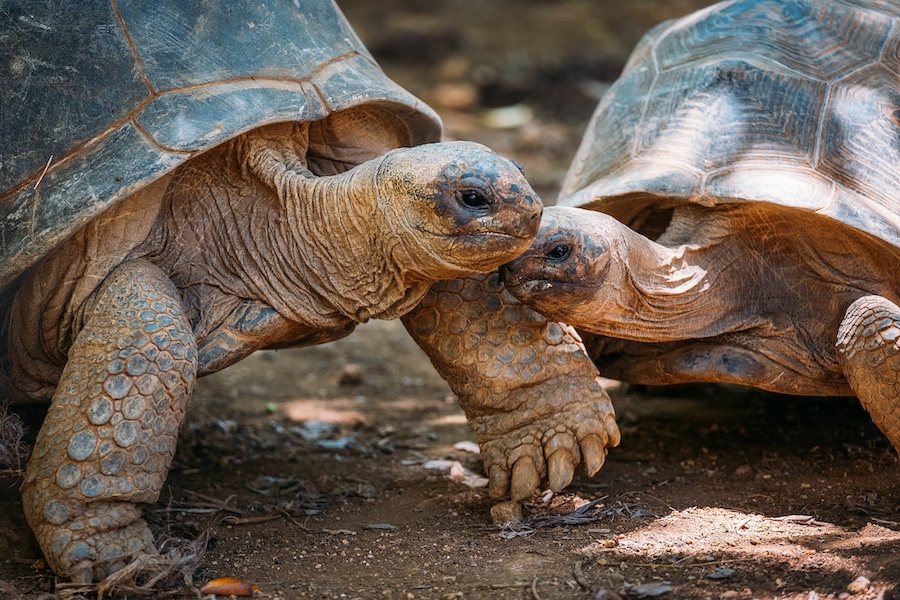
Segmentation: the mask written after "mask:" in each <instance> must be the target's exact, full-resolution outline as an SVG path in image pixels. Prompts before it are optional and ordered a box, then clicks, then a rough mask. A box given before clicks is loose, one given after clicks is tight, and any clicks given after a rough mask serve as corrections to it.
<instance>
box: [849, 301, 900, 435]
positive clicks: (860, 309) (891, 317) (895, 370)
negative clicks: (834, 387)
mask: <svg viewBox="0 0 900 600" xmlns="http://www.w3.org/2000/svg"><path fill="white" fill-rule="evenodd" d="M837 351H838V360H839V361H840V363H841V367H842V368H843V370H844V375H845V376H846V377H847V381H848V382H849V383H850V387H851V388H853V391H854V392H855V393H856V395H857V397H859V400H860V402H861V403H862V405H863V408H865V409H866V411H868V413H869V415H870V416H871V417H872V420H873V421H875V424H876V425H878V428H879V429H881V432H882V433H884V435H886V436H887V438H888V440H890V442H891V444H893V446H894V448H895V449H896V450H898V451H900V381H898V375H900V307H898V306H897V305H896V304H894V303H893V302H891V301H890V300H888V299H887V298H883V297H881V296H863V297H862V298H859V299H858V300H856V301H855V302H854V303H853V304H851V305H850V307H849V308H848V309H847V312H846V313H845V314H844V319H843V321H841V326H840V329H839V330H838V336H837Z"/></svg>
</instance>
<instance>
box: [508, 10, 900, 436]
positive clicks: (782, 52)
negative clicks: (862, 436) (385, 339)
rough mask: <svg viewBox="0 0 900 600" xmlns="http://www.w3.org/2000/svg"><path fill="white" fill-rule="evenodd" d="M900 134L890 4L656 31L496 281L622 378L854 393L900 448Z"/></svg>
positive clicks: (708, 18)
mask: <svg viewBox="0 0 900 600" xmlns="http://www.w3.org/2000/svg"><path fill="white" fill-rule="evenodd" d="M898 135H900V6H898V5H897V4H896V3H891V2H874V1H873V2H869V1H867V0H860V1H855V2H850V1H844V0H840V1H834V0H828V1H822V0H796V1H792V2H781V1H778V0H738V1H731V2H723V3H720V4H717V5H714V6H712V7H710V8H708V9H705V10H703V11H700V12H698V13H696V14H693V15H691V16H688V17H685V18H684V19H681V20H677V21H674V22H668V23H665V24H662V25H660V26H658V27H657V28H655V29H653V30H651V32H650V33H648V34H647V36H645V38H644V39H643V40H642V42H641V43H640V44H639V45H638V46H637V48H636V49H635V51H634V53H633V54H632V56H631V58H630V59H629V61H628V63H627V66H626V68H625V70H624V72H623V74H622V76H621V77H620V79H619V80H618V81H617V82H616V83H615V84H614V85H613V87H612V88H611V89H610V90H609V92H608V94H607V95H606V96H605V97H604V98H603V99H602V100H601V102H600V104H599V106H598V107H597V109H596V111H595V113H594V116H593V118H592V121H591V124H590V126H589V129H588V132H587V135H586V136H585V138H584V140H583V142H582V145H581V147H580V149H579V151H578V154H577V156H576V158H575V160H574V162H573V165H572V166H571V168H570V170H569V173H568V176H567V179H566V182H565V184H564V186H563V191H562V197H563V201H562V203H561V204H562V205H563V206H561V207H558V208H556V207H554V208H551V209H548V210H547V211H546V212H545V216H544V221H543V224H542V227H541V230H540V232H539V234H538V237H537V239H536V241H535V243H534V245H533V246H532V247H531V248H530V249H529V250H528V251H526V252H525V253H524V254H523V255H522V256H521V257H519V258H517V259H516V260H515V261H513V262H512V263H511V264H509V265H508V266H506V267H503V281H504V282H505V284H506V286H507V289H508V290H509V291H511V292H512V294H513V295H515V296H516V297H517V298H519V299H520V300H522V301H523V302H526V303H528V304H529V305H530V306H532V307H534V308H535V309H536V310H538V311H540V312H541V313H543V314H544V315H547V316H549V317H551V318H556V319H560V320H563V321H565V322H567V323H570V324H571V325H573V326H575V327H576V328H577V329H578V330H579V331H581V332H583V334H584V341H585V344H586V346H587V347H588V350H589V353H590V355H591V357H592V358H593V359H594V361H595V362H596V364H597V365H598V366H599V367H600V369H601V371H602V372H604V374H606V375H608V376H610V377H614V378H619V379H623V380H626V381H632V382H638V383H645V384H672V383H681V382H698V381H702V382H728V383H736V384H743V385H748V386H754V387H757V388H762V389H765V390H771V391H775V392H782V393H788V394H803V395H820V396H833V395H853V394H855V395H856V396H858V397H859V399H860V400H861V402H862V404H863V406H864V407H865V408H866V410H868V412H869V413H870V415H871V416H872V418H873V420H874V421H875V423H876V424H877V425H878V426H879V427H880V428H881V430H882V431H883V432H884V433H885V434H886V435H887V437H888V438H889V439H890V441H891V443H892V444H893V445H894V446H895V447H897V448H900V410H898V409H900V387H898V385H900V384H898V377H897V374H898V370H900V339H898V338H900V308H898V306H897V304H898V302H900V275H898V273H900V175H898V170H897V167H896V166H897V164H898V163H900V145H898V144H897V139H898Z"/></svg>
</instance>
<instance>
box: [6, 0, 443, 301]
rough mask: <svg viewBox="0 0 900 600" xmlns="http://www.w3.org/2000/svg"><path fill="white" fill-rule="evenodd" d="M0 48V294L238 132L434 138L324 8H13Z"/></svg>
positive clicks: (414, 106) (282, 2) (334, 12)
mask: <svg viewBox="0 0 900 600" xmlns="http://www.w3.org/2000/svg"><path fill="white" fill-rule="evenodd" d="M0 40H2V41H3V43H2V46H0V69H3V70H4V72H3V76H2V85H0V148H2V154H0V292H2V291H4V290H5V292H9V290H10V288H11V287H14V282H15V280H16V279H17V277H19V276H20V275H21V274H22V273H23V272H25V271H26V270H27V269H28V268H29V267H31V266H32V265H34V264H35V263H36V262H37V261H39V260H40V259H41V258H42V257H43V256H46V255H47V254H48V253H50V252H51V251H52V250H53V249H54V248H56V247H57V246H58V245H59V244H60V243H61V242H62V241H64V240H65V239H66V238H67V237H68V236H69V235H71V234H72V233H73V232H74V231H76V230H77V229H78V228H79V227H81V226H83V225H84V224H85V223H87V222H88V221H90V220H91V219H92V218H93V217H95V216H96V215H98V214H99V213H101V212H103V211H104V210H106V209H108V208H109V207H110V206H112V205H114V204H115V203H117V202H119V201H121V200H122V199H124V198H126V197H128V196H129V195H131V194H132V193H134V192H135V191H137V190H139V189H141V188H143V187H144V186H146V185H148V184H149V183H151V182H153V181H155V180H157V179H158V178H160V177H161V176H163V175H164V174H166V173H168V172H169V171H171V170H172V169H174V168H175V167H177V166H178V165H180V164H181V163H183V162H184V161H186V160H188V159H190V158H192V157H194V156H196V155H198V154H200V153H202V152H204V151H206V150H208V149H209V148H211V147H213V146H215V145H217V144H219V143H221V142H223V141H226V140H228V139H229V138H232V137H234V136H236V135H238V134H240V133H243V132H245V131H248V130H250V129H254V128H256V127H259V126H262V125H266V124H270V123H275V122H282V121H299V122H314V121H319V120H322V119H325V118H327V117H328V116H329V115H331V114H334V113H337V112H339V111H344V110H347V109H350V108H353V107H359V106H362V105H366V106H372V107H378V108H379V109H380V110H381V111H382V112H385V113H387V114H390V115H393V116H395V117H396V119H397V120H398V122H399V124H400V126H401V127H403V128H405V130H408V132H409V139H408V145H416V144H420V143H425V142H433V141H438V140H439V138H440V134H441V125H440V121H439V119H438V117H437V115H436V114H435V113H434V112H433V111H432V110H431V109H430V108H429V107H428V106H426V105H425V104H423V103H422V102H420V101H419V100H417V99H416V98H415V97H413V96H412V95H411V94H409V93H408V92H406V91H405V90H403V89H402V88H401V87H399V86H398V85H396V84H395V83H394V82H392V81H391V80H389V79H388V78H387V76H385V75H384V73H383V72H382V71H381V70H380V68H379V67H378V65H377V64H376V63H375V61H374V59H373V58H372V56H371V55H370V54H369V53H368V51H367V50H366V49H365V47H364V46H363V44H362V43H361V42H360V40H359V39H358V38H357V36H356V34H355V33H354V32H353V30H352V29H351V27H350V25H349V24H348V23H347V21H346V19H345V18H344V16H343V15H342V13H341V12H340V10H339V9H338V8H337V6H336V5H335V4H334V3H333V2H332V1H331V0H307V1H304V2H302V3H301V2H298V1H297V0H266V1H265V2H256V3H244V2H239V3H233V2H184V1H183V0H157V1H154V2H141V1H139V0H106V1H105V2H90V3H86V4H85V3H63V4H57V3H41V2H37V3H35V2H31V3H12V4H11V5H9V6H7V7H6V9H5V11H4V18H3V19H0ZM401 130H402V129H401ZM333 142H334V146H335V148H336V150H335V151H334V153H335V155H336V156H337V158H338V159H340V158H341V157H340V156H339V153H340V148H341V146H342V140H333ZM350 145H352V144H348V146H350ZM368 158H372V157H354V161H355V162H361V161H362V160H367V159H368ZM338 161H339V160H338ZM347 162H348V163H349V162H352V161H350V160H348V161H347ZM351 166H352V165H351ZM344 168H346V167H344ZM4 295H5V293H4Z"/></svg>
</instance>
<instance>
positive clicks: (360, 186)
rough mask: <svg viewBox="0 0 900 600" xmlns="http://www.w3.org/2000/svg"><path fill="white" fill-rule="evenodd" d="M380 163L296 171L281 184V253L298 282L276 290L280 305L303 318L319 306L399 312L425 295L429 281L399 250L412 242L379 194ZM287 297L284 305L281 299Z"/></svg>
mask: <svg viewBox="0 0 900 600" xmlns="http://www.w3.org/2000/svg"><path fill="white" fill-rule="evenodd" d="M379 163H380V161H379V160H374V161H369V162H367V163H364V164H362V165H359V166H357V167H354V168H353V169H351V170H350V171H347V172H345V173H342V174H339V175H332V176H327V177H308V176H301V175H296V174H294V175H292V176H291V175H289V176H287V177H285V178H284V179H283V181H281V182H280V183H279V184H278V185H277V186H276V191H277V193H278V196H279V199H280V201H281V204H282V206H283V207H284V208H283V210H284V214H283V218H282V219H280V220H279V222H278V229H279V230H280V235H279V237H280V238H281V239H282V240H283V242H282V243H280V244H278V246H277V247H276V248H274V249H273V253H277V255H278V256H279V257H280V260H279V263H280V269H279V271H281V272H282V273H283V274H284V275H283V276H284V277H285V278H286V279H287V280H289V281H290V282H292V283H293V284H294V286H293V287H295V290H293V291H291V290H289V289H283V290H279V291H278V293H276V294H275V296H276V298H273V299H272V302H273V306H274V307H275V308H276V310H279V312H281V313H282V314H286V313H296V314H297V317H300V318H303V317H304V315H303V313H304V312H306V311H308V310H309V309H308V308H307V306H312V307H318V308H319V309H320V312H321V314H320V315H318V316H319V317H320V318H321V317H328V316H334V317H337V316H338V315H340V317H343V318H347V319H351V320H353V321H358V322H361V321H365V320H367V319H369V318H383V319H392V318H395V317H398V316H400V315H401V314H403V313H405V312H407V311H408V310H410V309H411V308H412V307H413V306H414V305H415V304H416V303H418V301H419V300H420V299H421V297H422V296H423V295H424V294H425V292H426V291H427V289H428V285H426V284H424V283H417V282H415V281H410V279H411V278H410V277H409V274H408V271H407V269H406V268H405V266H406V265H407V264H409V263H406V262H403V260H402V257H401V259H400V260H398V257H397V256H396V254H398V253H399V252H400V251H399V250H398V249H397V246H400V247H401V248H403V249H404V250H405V249H406V245H405V244H404V240H402V239H400V238H399V236H396V235H393V234H392V231H394V228H395V226H396V224H395V223H394V222H392V220H391V218H390V215H389V214H386V212H385V211H384V210H383V206H381V202H380V200H379V198H378V195H377V193H376V179H377V171H378V166H379ZM279 279H280V278H279ZM309 300H313V302H312V303H311V304H310V305H307V302H308V301H309ZM279 301H280V302H281V306H280V307H279V306H277V305H275V304H274V303H275V302H279ZM283 311H284V312H283ZM306 318H309V317H308V316H307V317H306Z"/></svg>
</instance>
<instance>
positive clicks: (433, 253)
mask: <svg viewBox="0 0 900 600" xmlns="http://www.w3.org/2000/svg"><path fill="white" fill-rule="evenodd" d="M376 177H377V182H376V185H377V190H378V200H379V204H380V206H381V209H382V210H383V211H384V213H385V214H386V215H388V217H389V220H390V221H391V222H392V223H391V224H392V227H393V229H394V233H395V234H396V236H397V237H398V238H399V239H400V240H402V242H403V245H404V246H405V247H406V248H407V252H406V254H407V255H408V259H409V260H411V261H412V262H413V263H415V264H414V265H413V268H412V270H413V271H416V272H419V273H420V274H421V275H423V276H427V277H430V278H434V279H450V278H455V277H460V276H463V275H468V274H471V273H477V272H482V273H484V272H488V271H491V270H492V269H495V268H497V267H498V266H500V265H501V264H503V263H505V262H507V261H509V260H510V259H512V258H514V257H516V256H518V255H519V254H521V253H522V252H523V251H524V250H525V249H526V248H528V246H529V245H530V244H531V241H532V240H533V239H534V236H535V234H536V233H537V230H538V227H539V225H540V217H541V212H542V210H543V206H542V204H541V200H540V198H539V197H538V195H537V194H536V193H535V192H534V190H533V189H532V188H531V185H529V183H528V181H527V180H526V179H525V176H524V174H523V172H522V168H521V167H520V166H519V165H518V164H517V163H515V162H513V161H511V160H509V159H506V158H503V157H501V156H499V155H498V154H496V153H494V152H493V151H491V150H490V149H488V148H486V147H485V146H482V145H480V144H475V143H471V142H448V143H441V144H427V145H423V146H416V147H413V148H401V149H398V150H394V151H392V152H389V153H388V154H386V155H385V156H384V159H383V160H382V162H381V165H380V167H379V169H378V172H377V175H376Z"/></svg>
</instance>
